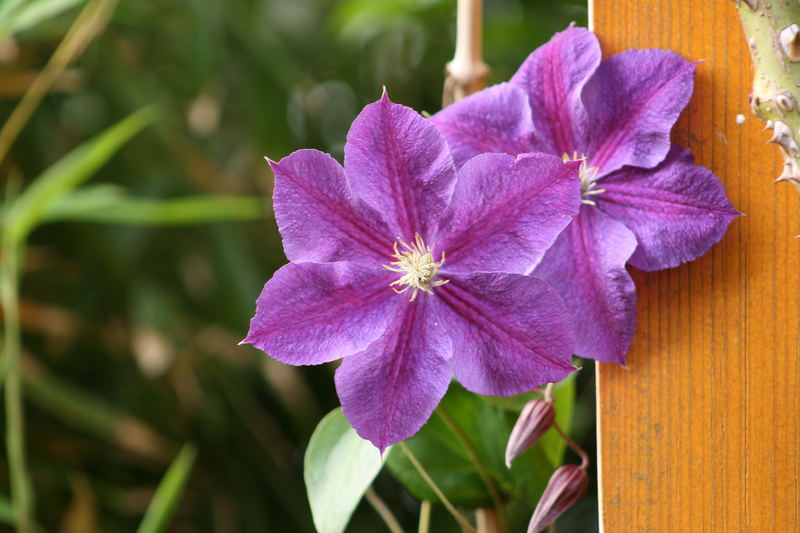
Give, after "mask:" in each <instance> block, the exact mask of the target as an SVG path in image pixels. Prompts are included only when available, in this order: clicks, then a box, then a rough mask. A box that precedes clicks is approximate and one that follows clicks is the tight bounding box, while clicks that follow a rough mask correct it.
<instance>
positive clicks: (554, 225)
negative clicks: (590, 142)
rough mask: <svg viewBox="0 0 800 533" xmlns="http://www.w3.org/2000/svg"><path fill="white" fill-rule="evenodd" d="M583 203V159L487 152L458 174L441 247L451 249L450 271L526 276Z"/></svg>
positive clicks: (446, 215) (447, 250)
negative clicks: (580, 163) (580, 169)
mask: <svg viewBox="0 0 800 533" xmlns="http://www.w3.org/2000/svg"><path fill="white" fill-rule="evenodd" d="M580 201H581V191H580V179H579V178H578V163H569V164H564V163H563V162H562V161H561V159H559V158H558V157H556V156H552V155H547V154H527V155H524V156H521V157H519V158H516V157H514V156H510V155H506V154H482V155H479V156H477V157H475V158H473V159H471V160H470V161H469V162H468V163H467V164H466V165H464V166H463V167H462V169H461V171H460V172H459V173H458V183H457V185H456V190H455V193H454V195H453V203H452V204H451V205H450V208H449V209H448V211H447V212H446V213H445V215H444V216H443V217H442V226H441V228H440V233H439V239H438V240H437V242H436V248H437V250H444V252H445V253H446V255H447V261H446V263H445V265H446V268H447V271H449V272H453V271H455V272H474V271H477V270H486V271H503V272H517V273H520V274H521V273H524V272H525V271H527V270H529V269H530V268H531V267H532V266H533V265H535V264H536V263H537V262H538V261H539V260H540V259H541V257H542V255H544V252H545V250H547V249H548V248H549V247H550V245H551V244H553V241H554V240H555V238H556V237H557V236H558V234H559V233H561V230H563V229H564V228H565V227H566V226H567V224H569V222H570V220H571V219H572V217H574V216H576V215H577V214H578V209H579V207H580ZM442 232H445V233H444V235H443V234H442Z"/></svg>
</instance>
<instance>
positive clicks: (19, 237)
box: [3, 108, 154, 244]
mask: <svg viewBox="0 0 800 533" xmlns="http://www.w3.org/2000/svg"><path fill="white" fill-rule="evenodd" d="M153 119H154V113H153V111H152V110H151V109H150V108H144V109H141V110H139V111H137V112H135V113H133V114H132V115H130V116H128V117H127V118H126V119H124V120H122V121H121V122H119V123H117V124H116V125H114V126H112V127H111V128H109V129H107V130H105V131H104V132H103V133H101V134H99V135H98V136H96V137H94V138H93V139H90V140H89V141H86V142H85V143H83V144H81V145H80V146H78V147H77V148H75V149H74V150H72V151H71V152H70V153H68V154H67V155H66V156H64V157H63V158H61V159H60V160H58V161H57V162H56V163H55V164H54V165H53V166H51V167H50V168H48V169H47V170H45V171H44V172H43V173H42V174H41V175H40V176H39V177H38V178H36V180H34V182H33V184H31V186H30V187H28V188H27V189H26V190H25V191H24V192H23V193H22V194H21V195H20V196H19V198H17V199H16V201H15V202H14V203H13V204H12V205H11V206H10V207H9V208H8V210H7V211H6V213H5V216H4V220H3V232H4V235H3V237H4V239H5V240H6V241H7V242H10V243H14V244H19V243H21V242H22V241H23V240H24V239H25V237H26V236H27V235H28V234H29V233H30V232H31V231H32V230H33V228H35V227H36V226H37V225H38V224H39V222H40V221H41V220H42V219H43V218H44V216H45V215H46V214H47V212H48V211H49V209H50V208H51V206H52V205H53V204H54V203H55V202H56V201H58V200H59V199H60V198H61V197H62V196H64V195H66V194H67V193H69V192H70V191H72V190H73V189H74V188H75V187H77V186H78V185H80V184H81V183H83V182H84V181H86V180H87V179H89V178H90V177H92V175H93V174H94V173H95V172H97V170H98V169H99V168H100V167H102V166H103V165H104V164H105V163H106V162H107V161H108V160H109V159H110V158H111V156H113V155H114V154H115V153H116V152H117V150H119V149H120V148H121V147H122V146H123V145H124V144H125V143H126V142H127V141H128V140H130V138H131V137H133V136H134V135H135V134H136V133H138V132H139V131H141V129H142V128H144V127H145V126H147V125H148V124H150V123H151V122H152V121H153Z"/></svg>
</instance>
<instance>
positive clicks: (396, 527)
mask: <svg viewBox="0 0 800 533" xmlns="http://www.w3.org/2000/svg"><path fill="white" fill-rule="evenodd" d="M364 497H365V498H366V499H367V501H368V502H369V504H370V505H371V506H372V508H373V509H375V512H376V513H378V515H379V516H380V517H381V519H382V520H383V523H384V524H386V527H387V528H389V531H390V532H391V533H403V528H402V527H400V522H398V521H397V518H395V517H394V515H393V514H392V511H391V509H389V506H388V505H386V503H385V502H384V501H383V500H382V499H381V497H380V496H378V493H377V492H375V489H373V488H372V487H370V488H368V489H367V492H366V493H365V494H364Z"/></svg>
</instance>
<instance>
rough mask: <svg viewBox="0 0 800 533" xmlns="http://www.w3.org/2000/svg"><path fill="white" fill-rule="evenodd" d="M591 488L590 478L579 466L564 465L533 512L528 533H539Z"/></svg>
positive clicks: (554, 475)
mask: <svg viewBox="0 0 800 533" xmlns="http://www.w3.org/2000/svg"><path fill="white" fill-rule="evenodd" d="M588 488H589V476H587V475H586V470H584V469H583V468H581V467H580V466H578V465H564V466H562V467H561V468H559V469H558V470H556V471H555V472H554V473H553V477H551V478H550V482H549V483H548V484H547V488H546V489H544V494H542V498H541V499H540V500H539V504H538V505H537V506H536V510H535V511H533V516H532V517H531V522H530V524H529V525H528V533H538V532H539V531H541V530H543V529H544V528H546V527H547V526H549V525H550V524H552V523H553V522H555V521H556V518H558V517H559V516H561V515H562V514H563V513H564V511H566V510H567V509H569V508H570V507H572V506H573V505H575V504H576V503H578V501H579V500H580V499H581V498H583V495H584V494H586V489H588Z"/></svg>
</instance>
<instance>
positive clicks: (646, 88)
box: [583, 50, 695, 177]
mask: <svg viewBox="0 0 800 533" xmlns="http://www.w3.org/2000/svg"><path fill="white" fill-rule="evenodd" d="M694 75H695V65H694V63H689V62H688V61H686V60H684V59H683V58H682V57H681V56H679V55H678V54H676V53H675V52H671V51H668V50H627V51H625V52H621V53H619V54H617V55H614V56H612V57H610V58H608V59H606V60H604V61H603V62H602V63H601V64H600V67H599V68H598V69H597V72H596V73H595V75H594V76H593V77H592V79H591V80H590V81H589V83H587V84H586V87H585V88H584V90H583V103H584V105H585V106H586V112H587V115H588V131H587V133H588V135H589V139H590V140H591V142H590V143H589V147H588V149H587V150H586V154H587V155H588V156H589V164H590V165H591V166H595V167H597V168H599V169H600V172H599V176H601V177H602V176H604V175H607V174H609V173H611V172H613V171H615V170H618V169H620V168H622V167H623V166H624V165H630V166H636V167H641V168H653V167H655V166H656V165H658V164H659V163H660V162H661V161H662V160H663V159H664V157H665V156H666V155H667V152H668V151H669V148H670V141H669V133H670V130H672V126H673V125H674V124H675V121H676V120H678V116H679V115H680V113H681V111H683V108H684V107H686V104H687V103H688V102H689V98H690V97H691V96H692V91H693V89H694Z"/></svg>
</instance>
